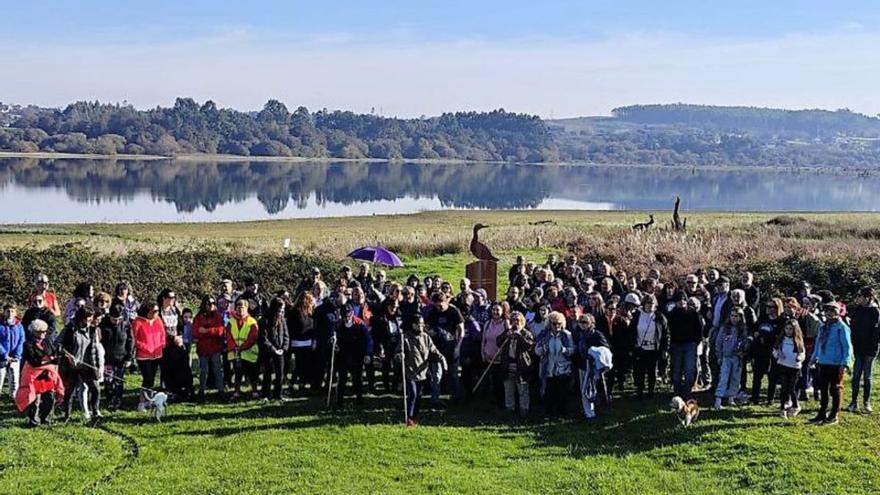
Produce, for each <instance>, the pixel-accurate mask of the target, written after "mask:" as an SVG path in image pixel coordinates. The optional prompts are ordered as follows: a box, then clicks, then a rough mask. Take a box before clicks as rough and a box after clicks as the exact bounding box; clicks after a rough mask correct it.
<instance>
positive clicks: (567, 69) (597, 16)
mask: <svg viewBox="0 0 880 495" xmlns="http://www.w3.org/2000/svg"><path fill="white" fill-rule="evenodd" d="M4 3H5V4H0V12H2V15H0V47H2V50H0V101H4V102H12V103H34V104H39V105H48V106H60V105H65V104H67V103H69V102H71V101H75V100H83V99H89V100H93V99H99V100H102V101H112V102H116V101H128V102H130V103H132V104H134V105H135V106H137V107H139V108H145V107H151V106H155V105H166V106H167V105H171V104H172V103H173V101H174V98H175V97H176V96H190V97H193V98H195V99H196V100H198V101H203V100H205V99H213V100H214V101H215V102H217V104H218V105H220V106H231V107H235V108H238V109H243V110H250V109H258V108H260V107H261V106H262V104H263V103H264V102H265V101H266V100H267V99H269V98H278V99H280V100H281V101H283V102H285V103H286V104H287V105H288V106H289V107H296V106H299V105H305V106H307V107H309V108H310V109H312V110H315V109H319V108H323V107H326V108H330V109H349V110H354V111H357V112H369V111H370V109H371V108H375V109H376V111H380V110H381V112H382V113H383V114H385V115H398V116H418V115H423V114H424V115H434V114H438V113H440V112H443V111H449V110H488V109H493V108H498V107H503V108H505V109H507V110H514V111H520V112H529V113H537V114H539V115H541V116H544V117H563V116H575V115H592V114H607V113H608V112H609V111H610V110H611V109H612V108H614V107H615V106H620V105H627V104H633V103H654V102H660V103H668V102H677V101H682V102H688V103H711V104H725V105H727V104H736V105H758V106H773V107H786V108H804V107H810V108H813V107H820V108H829V109H836V108H842V107H848V108H851V109H853V110H855V111H860V112H864V113H868V114H877V113H880V90H878V88H880V2H877V1H849V2H847V1H835V2H830V1H821V2H820V1H812V0H801V1H781V0H774V1H768V0H762V1H752V0H738V1H735V2H707V1H705V0H703V1H690V0H688V1H668V2H663V1H657V0H638V1H623V0H618V1H586V0H582V1H547V0H545V1H542V2H535V1H518V0H517V1H514V0H506V1H494V0H490V1H479V0H470V1H458V0H444V1H433V0H406V1H396V0H395V1H367V0H352V1H331V0H325V1H322V2H316V1H310V2H301V1H260V0H250V1H248V2H241V1H232V0H212V1H192V0H190V1H186V2H182V1H179V0H177V1H166V0H153V1H149V2H147V1H134V0H132V1H126V2H120V1H96V0H91V1H90V0H78V1H75V2H70V1H60V0H59V1H45V2H36V1H32V2H11V1H10V2H4Z"/></svg>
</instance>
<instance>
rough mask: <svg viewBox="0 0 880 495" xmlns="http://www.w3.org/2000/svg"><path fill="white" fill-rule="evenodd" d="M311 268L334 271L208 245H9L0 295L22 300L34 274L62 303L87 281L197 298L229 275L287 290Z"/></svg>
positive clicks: (299, 259) (149, 295)
mask: <svg viewBox="0 0 880 495" xmlns="http://www.w3.org/2000/svg"><path fill="white" fill-rule="evenodd" d="M313 266H317V267H319V268H321V269H322V271H325V272H326V271H327V270H333V271H334V272H335V271H336V270H338V267H336V266H335V265H334V264H333V263H332V262H331V261H329V260H326V259H319V258H316V257H310V256H301V255H294V254H284V255H276V254H254V253H245V252H228V251H221V250H214V249H210V248H209V249H199V250H179V251H169V252H162V253H147V252H142V251H130V252H128V253H126V254H124V255H108V254H99V253H97V252H95V251H94V250H92V249H88V248H85V247H83V246H81V245H79V244H66V245H56V246H52V247H49V248H46V249H39V250H38V249H34V248H27V247H24V248H12V249H5V250H2V251H0V299H2V300H3V301H10V302H15V303H19V304H23V303H24V302H25V301H26V299H27V296H28V294H29V293H30V291H31V290H32V288H33V279H34V276H35V275H36V274H38V273H46V274H47V275H48V276H49V278H50V280H51V286H52V290H53V291H55V292H56V293H57V294H58V296H59V299H60V301H61V302H62V304H63V301H65V300H66V299H67V298H68V297H69V296H70V294H72V293H73V289H74V287H75V286H76V285H77V284H78V283H80V282H82V281H86V280H87V281H92V282H93V283H94V284H95V289H96V290H98V291H107V292H110V293H111V294H112V290H113V288H114V286H115V285H116V283H117V282H119V281H120V280H127V281H128V282H130V283H131V285H132V287H133V291H134V293H135V294H136V295H137V297H138V298H139V299H141V300H147V299H149V300H152V299H153V298H155V297H156V296H157V295H158V294H159V292H160V291H161V290H162V289H164V288H166V287H168V288H171V289H173V290H175V291H176V292H177V294H178V296H179V297H180V298H182V299H183V300H184V301H189V302H192V301H197V300H198V299H200V298H201V296H202V295H203V294H206V293H213V292H214V291H216V288H217V285H218V282H219V281H220V280H222V279H224V278H230V279H233V280H235V281H236V282H238V283H240V282H241V280H242V279H243V278H245V277H248V276H250V277H254V279H256V280H257V281H258V283H260V286H261V290H264V291H275V290H277V289H279V288H289V289H293V288H295V287H296V285H297V284H299V282H300V281H301V280H302V277H303V276H304V275H305V274H306V273H308V271H309V269H310V268H311V267H313Z"/></svg>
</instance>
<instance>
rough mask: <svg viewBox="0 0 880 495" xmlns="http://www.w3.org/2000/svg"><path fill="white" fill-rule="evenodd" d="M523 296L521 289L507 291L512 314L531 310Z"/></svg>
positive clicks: (515, 288)
mask: <svg viewBox="0 0 880 495" xmlns="http://www.w3.org/2000/svg"><path fill="white" fill-rule="evenodd" d="M521 295H522V293H521V292H520V290H519V287H515V286H514V287H511V288H510V289H508V290H507V304H509V305H510V312H511V313H513V312H514V311H519V312H520V313H522V314H526V313H528V312H529V308H527V307H526V305H525V304H523V303H522V301H520V296H521ZM430 325H431V323H430V322H428V326H430Z"/></svg>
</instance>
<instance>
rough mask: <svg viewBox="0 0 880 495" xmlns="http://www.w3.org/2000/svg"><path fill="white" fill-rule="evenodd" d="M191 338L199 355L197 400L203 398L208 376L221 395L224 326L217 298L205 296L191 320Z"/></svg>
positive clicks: (202, 399)
mask: <svg viewBox="0 0 880 495" xmlns="http://www.w3.org/2000/svg"><path fill="white" fill-rule="evenodd" d="M193 339H194V340H195V342H196V355H198V357H199V397H198V399H199V401H204V400H205V390H206V389H207V387H208V377H209V376H211V377H213V378H214V388H215V389H216V390H217V391H218V392H220V394H221V398H222V395H223V392H224V390H223V388H224V387H223V378H224V377H223V358H222V357H223V350H224V349H225V348H226V328H225V326H224V323H223V312H221V311H220V309H219V308H217V299H215V298H214V297H213V296H205V297H203V298H202V303H201V305H199V312H198V314H196V317H195V319H194V320H193Z"/></svg>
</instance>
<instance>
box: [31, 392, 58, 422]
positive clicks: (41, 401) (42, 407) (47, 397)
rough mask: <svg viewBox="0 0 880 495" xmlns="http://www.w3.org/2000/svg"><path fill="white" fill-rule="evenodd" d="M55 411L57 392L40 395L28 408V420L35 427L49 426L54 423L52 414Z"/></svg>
mask: <svg viewBox="0 0 880 495" xmlns="http://www.w3.org/2000/svg"><path fill="white" fill-rule="evenodd" d="M54 410H55V392H46V393H43V394H40V395H38V396H37V399H36V400H35V401H33V402H32V403H31V405H30V406H28V408H27V416H28V420H29V421H30V423H31V424H32V425H35V426H36V425H39V424H44V425H45V424H49V423H50V422H51V421H52V412H53V411H54Z"/></svg>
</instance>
